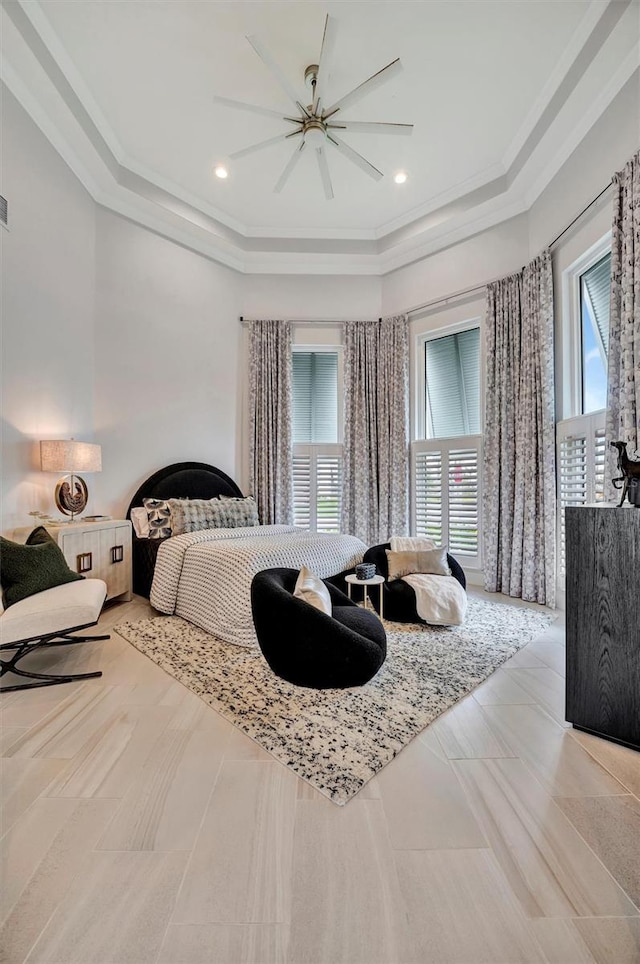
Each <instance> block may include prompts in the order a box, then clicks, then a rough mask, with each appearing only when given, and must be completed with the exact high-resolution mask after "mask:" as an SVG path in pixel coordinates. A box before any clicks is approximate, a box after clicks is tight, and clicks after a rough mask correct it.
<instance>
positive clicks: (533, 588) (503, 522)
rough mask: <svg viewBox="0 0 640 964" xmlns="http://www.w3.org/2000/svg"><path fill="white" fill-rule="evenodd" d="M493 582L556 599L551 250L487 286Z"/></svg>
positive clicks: (488, 542) (488, 571) (487, 526)
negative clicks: (519, 269)
mask: <svg viewBox="0 0 640 964" xmlns="http://www.w3.org/2000/svg"><path fill="white" fill-rule="evenodd" d="M486 355H487V380H486V386H487V387H486V393H487V394H486V406H485V435H484V478H483V491H484V499H483V504H484V567H485V588H486V589H487V590H489V592H504V593H506V594H507V595H509V596H517V597H521V598H522V599H526V600H529V601H530V602H538V603H546V605H547V606H554V605H555V578H556V576H555V553H556V475H555V403H554V369H553V280H552V273H551V255H550V252H549V251H548V250H547V251H544V252H543V254H541V255H540V257H538V258H536V259H535V260H534V261H532V262H531V264H529V265H527V267H525V268H523V269H522V271H519V272H518V273H517V274H514V275H511V276H510V277H508V278H503V279H502V281H497V282H495V283H494V284H490V285H488V286H487V322H486Z"/></svg>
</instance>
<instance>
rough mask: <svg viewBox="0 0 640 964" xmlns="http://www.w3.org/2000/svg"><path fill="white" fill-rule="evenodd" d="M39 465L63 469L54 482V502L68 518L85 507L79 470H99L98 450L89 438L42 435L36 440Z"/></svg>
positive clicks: (85, 494) (86, 495)
mask: <svg viewBox="0 0 640 964" xmlns="http://www.w3.org/2000/svg"><path fill="white" fill-rule="evenodd" d="M40 467H41V468H42V471H43V472H67V473H69V474H68V475H67V476H65V477H64V478H62V479H60V481H59V482H58V484H57V486H56V493H55V499H56V505H57V507H58V509H59V510H60V512H62V513H63V514H64V515H70V516H71V521H73V518H74V516H76V515H79V514H80V513H81V512H84V510H85V509H86V507H87V502H88V499H89V493H88V490H87V484H86V482H85V481H84V479H83V478H81V477H80V475H78V473H79V472H101V471H102V451H101V448H100V446H99V445H95V444H93V443H92V442H76V440H75V439H46V440H44V441H42V442H40Z"/></svg>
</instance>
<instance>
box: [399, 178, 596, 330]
mask: <svg viewBox="0 0 640 964" xmlns="http://www.w3.org/2000/svg"><path fill="white" fill-rule="evenodd" d="M612 184H613V181H609V183H608V184H607V186H606V187H603V188H602V190H601V191H600V193H599V194H597V195H596V196H595V197H594V198H593V200H592V201H589V203H588V204H587V205H586V206H585V207H583V209H582V211H580V213H579V214H576V216H575V218H574V219H573V221H571V222H570V223H569V224H568V225H567V226H566V228H564V229H563V230H562V231H561V232H560V234H559V235H558V237H557V238H554V239H553V241H552V242H551V243H550V244H549V245H548V247H549V248H552V247H553V246H554V244H557V243H558V241H559V240H560V238H563V237H564V236H565V234H566V233H567V231H570V230H571V228H572V227H573V226H574V224H575V223H576V221H579V220H580V218H581V217H583V215H585V214H586V213H587V211H588V210H589V208H592V207H593V205H594V204H596V202H597V201H599V200H600V198H601V197H602V195H603V194H606V192H607V191H608V190H609V188H610V187H611V185H612ZM496 281H500V278H494V279H493V280H492V281H486V282H485V283H484V284H481V285H474V286H473V287H472V288H463V289H462V290H461V291H455V292H454V293H453V294H452V295H445V296H444V297H442V298H435V299H434V300H433V301H427V302H425V304H423V305H416V306H415V307H413V308H409V309H408V310H407V311H405V312H404V314H406V315H414V314H416V312H419V311H426V310H427V308H434V307H435V306H436V305H441V304H445V305H446V304H447V303H448V302H449V301H458V300H459V299H460V298H463V297H464V296H465V295H470V294H473V292H474V291H482V290H483V289H484V288H486V287H487V285H490V284H494V283H495V282H496Z"/></svg>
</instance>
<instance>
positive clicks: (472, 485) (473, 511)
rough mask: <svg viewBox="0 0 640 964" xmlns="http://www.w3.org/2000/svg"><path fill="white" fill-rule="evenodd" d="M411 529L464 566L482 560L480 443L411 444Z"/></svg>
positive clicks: (471, 441)
mask: <svg viewBox="0 0 640 964" xmlns="http://www.w3.org/2000/svg"><path fill="white" fill-rule="evenodd" d="M413 452H414V459H413V465H414V470H413V485H414V512H415V517H414V530H415V533H416V535H419V536H426V537H428V538H429V539H433V541H434V542H435V543H436V544H437V545H447V546H448V547H449V551H450V552H451V553H452V554H453V555H456V556H464V557H466V559H467V564H478V563H479V559H480V457H481V448H480V440H479V439H477V438H475V439H472V440H471V439H470V440H469V444H468V445H465V446H464V447H460V446H459V444H458V442H457V440H456V441H455V442H435V441H423V442H414V443H413Z"/></svg>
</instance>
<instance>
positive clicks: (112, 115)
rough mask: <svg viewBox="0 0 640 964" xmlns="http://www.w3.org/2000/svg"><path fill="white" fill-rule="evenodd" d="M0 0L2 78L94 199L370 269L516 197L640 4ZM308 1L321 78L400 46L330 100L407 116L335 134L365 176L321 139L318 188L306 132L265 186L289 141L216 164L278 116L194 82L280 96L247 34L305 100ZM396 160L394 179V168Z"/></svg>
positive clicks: (562, 153)
mask: <svg viewBox="0 0 640 964" xmlns="http://www.w3.org/2000/svg"><path fill="white" fill-rule="evenodd" d="M5 11H6V12H5V15H4V16H5V23H4V28H5V29H3V42H4V49H3V63H4V67H5V70H4V75H5V80H6V82H7V84H8V86H9V87H10V88H11V89H12V90H13V92H14V93H15V94H16V96H18V99H20V100H21V102H22V103H23V105H24V106H25V107H27V109H28V110H29V112H30V113H31V114H32V116H34V118H35V119H36V121H37V122H38V123H40V126H41V127H43V129H44V130H45V133H47V135H48V136H49V137H50V138H51V139H52V141H53V142H54V145H55V146H56V147H58V149H59V150H60V151H61V153H63V156H65V159H67V160H68V161H69V162H70V163H71V165H72V167H73V168H74V170H76V173H78V174H79V176H81V178H82V180H83V182H84V183H85V184H86V185H87V186H88V187H89V189H90V190H91V192H92V193H93V194H94V196H95V197H96V199H97V200H98V201H99V202H100V203H105V204H106V205H107V206H110V207H112V208H114V209H116V210H118V209H120V210H122V212H123V213H127V214H129V216H135V217H136V218H137V219H138V220H140V221H142V222H143V223H149V225H150V226H155V227H156V228H158V227H159V226H160V225H162V226H163V227H162V230H164V231H165V233H168V234H171V235H172V236H175V237H176V239H177V240H182V241H183V242H185V243H190V244H191V246H193V247H196V248H198V249H200V250H203V251H204V253H207V254H209V255H210V256H213V257H216V258H217V259H218V260H221V261H224V262H225V263H228V264H230V265H231V266H233V267H236V268H239V269H240V270H276V271H277V270H296V271H297V270H307V268H309V270H318V265H324V266H325V267H326V268H327V269H328V270H333V268H332V267H331V264H332V263H333V262H335V263H336V264H337V263H338V261H341V262H342V265H343V267H342V268H341V269H340V270H352V271H354V272H362V273H383V272H384V271H385V270H391V269H392V268H393V267H396V266H398V265H399V264H400V263H407V262H408V261H410V260H413V259H414V258H415V257H416V256H420V254H421V253H422V252H423V251H424V250H425V245H426V246H427V247H428V246H429V245H434V244H435V245H436V246H437V245H438V243H440V242H441V239H443V238H446V237H448V236H449V235H450V234H451V232H452V231H453V232H457V233H458V234H459V233H460V232H461V231H462V232H463V233H464V231H465V229H466V228H465V225H466V226H468V227H469V228H472V227H475V229H477V226H478V224H480V226H481V227H482V226H485V224H486V223H490V222H492V223H496V221H498V220H502V219H503V218H504V217H510V216H513V214H514V213H518V211H519V210H525V209H526V208H527V206H528V205H529V204H530V203H531V201H532V200H533V198H534V196H535V194H536V192H537V193H539V191H540V190H541V189H542V188H543V187H544V183H545V177H546V178H547V180H548V178H549V177H550V176H553V173H555V171H554V170H553V168H554V161H555V162H556V163H558V164H559V163H562V161H563V160H564V159H565V158H566V156H568V152H570V150H572V149H573V148H574V147H575V146H576V144H575V143H574V141H575V140H576V137H577V134H578V132H579V129H582V128H583V127H584V123H585V117H586V118H590V123H593V122H595V120H596V119H597V116H599V114H600V113H601V112H602V110H604V109H605V108H606V106H607V104H608V103H609V101H610V99H611V98H612V97H613V96H615V93H617V90H618V89H620V87H621V86H622V84H623V83H624V82H625V81H626V80H627V79H628V78H629V76H631V74H632V73H633V71H634V70H635V69H637V66H638V47H639V44H638V20H639V18H640V6H639V5H638V4H637V3H628V2H626V0H622V2H615V3H606V2H597V3H589V2H587V0H574V2H571V3H558V2H543V0H536V2H522V3H521V2H509V3H504V2H489V0H473V2H456V3H450V2H429V3H426V2H425V3H416V2H401V0H395V2H382V3H366V4H364V3H361V2H339V3H335V2H333V3H326V4H320V3H308V2H289V3H237V2H227V3H225V2H215V3H214V2H211V3H208V2H191V0H169V2H166V0H152V2H147V0H135V2H119V3H113V2H111V0H87V2H84V0H47V2H46V3H42V4H40V3H37V2H35V0H30V2H13V3H7V4H5ZM327 13H329V14H330V15H331V16H332V17H335V18H336V20H337V42H336V45H335V51H334V56H333V59H332V65H331V70H330V73H329V78H328V91H327V96H328V97H329V98H330V99H334V98H337V97H339V96H340V95H341V94H343V93H345V92H346V91H348V90H350V89H351V88H353V87H354V86H356V85H357V84H358V83H360V82H361V81H362V80H364V79H365V78H366V77H368V76H370V75H371V74H372V73H374V72H375V71H376V70H379V69H380V68H381V67H382V66H384V65H385V64H387V63H389V62H390V61H391V60H393V59H394V58H395V57H398V56H399V57H400V58H401V60H402V64H403V68H404V69H403V71H402V73H400V74H399V76H397V77H396V78H394V79H392V80H391V81H389V82H388V83H387V84H386V85H385V86H384V87H381V88H379V89H378V90H376V91H374V92H373V93H371V94H370V95H369V96H368V97H366V98H365V99H363V100H362V101H361V102H360V103H359V104H358V105H356V106H353V107H351V108H347V109H345V113H344V117H345V119H347V118H349V119H352V120H361V121H397V122H407V123H413V124H414V125H415V127H414V132H413V136H412V137H402V138H395V137H379V136H377V135H374V134H351V135H348V136H347V135H346V134H345V135H344V138H343V139H344V140H345V141H348V143H349V144H350V145H351V146H352V147H354V148H355V149H356V150H358V151H360V152H361V153H362V154H364V155H365V156H366V157H367V158H368V159H369V160H370V161H372V162H373V163H374V164H375V165H376V167H378V168H380V170H382V171H383V172H384V174H385V177H384V178H383V180H381V181H379V182H374V181H372V180H370V179H369V178H367V177H366V176H364V175H363V174H362V173H361V172H359V171H358V170H357V169H356V168H354V167H353V166H352V165H351V164H350V163H349V162H348V161H347V160H345V158H343V157H342V156H340V155H339V154H338V152H337V151H332V152H331V153H330V155H329V164H330V170H331V177H332V181H333V187H334V192H335V198H334V200H332V201H327V200H326V199H325V197H324V194H323V192H322V188H321V184H320V180H319V177H318V173H317V168H316V165H315V158H314V157H313V154H312V152H311V151H309V152H307V153H308V156H302V157H301V160H300V163H299V164H298V165H297V167H296V169H295V171H294V173H293V175H292V177H291V179H290V181H289V182H288V183H287V186H286V188H285V190H284V191H283V192H282V194H275V193H274V191H273V187H274V185H275V183H276V181H277V179H278V177H279V175H280V173H281V172H282V169H283V167H284V165H285V164H286V162H287V160H288V158H289V156H290V154H291V145H290V144H289V143H285V142H284V141H283V142H282V143H279V144H276V145H274V146H273V147H270V148H267V149H266V150H264V151H261V152H259V153H256V154H253V155H249V156H247V157H244V158H241V159H238V160H236V161H234V162H233V163H231V164H228V166H229V177H228V178H227V179H226V180H224V181H222V180H220V179H218V178H216V177H215V176H214V173H213V168H214V167H215V165H216V164H217V163H220V162H226V163H228V155H229V154H231V153H232V152H234V151H237V150H239V149H240V148H243V147H245V146H248V145H249V144H252V143H255V142H257V141H260V140H264V139H266V138H269V137H273V136H275V135H276V134H279V133H280V132H284V130H285V129H286V124H284V123H282V122H280V121H277V120H275V119H271V118H266V117H259V116H254V115H249V114H244V113H241V112H236V111H233V110H230V109H229V108H227V107H225V106H223V105H220V104H216V103H214V101H213V97H214V95H216V94H217V95H221V96H224V97H231V98H234V99H237V100H244V101H249V102H252V103H256V104H261V105H263V106H265V107H268V108H272V109H275V110H283V111H284V112H288V110H289V104H288V102H287V99H286V96H285V95H284V94H283V92H282V90H281V89H280V87H279V86H278V84H277V83H276V81H275V80H274V78H273V77H272V75H271V74H270V73H269V71H268V70H267V68H266V67H265V65H264V64H263V63H262V61H261V60H260V59H259V58H258V56H257V55H256V53H255V52H254V50H253V49H252V47H251V46H250V45H249V43H248V42H247V40H246V35H247V34H255V35H257V36H258V37H259V38H260V39H261V40H262V42H263V43H264V44H265V45H266V46H267V47H268V48H269V50H270V52H271V54H272V55H273V57H274V59H275V60H276V61H277V62H278V64H279V65H280V66H281V67H282V69H283V71H284V73H285V74H286V76H287V78H288V79H289V80H290V81H291V83H292V84H294V85H295V87H296V89H297V90H298V91H299V95H300V99H301V100H302V101H303V102H304V103H307V102H308V101H309V99H310V95H309V92H308V91H306V90H305V87H304V83H303V74H304V69H305V67H306V66H307V65H308V64H310V63H315V62H317V59H318V55H319V47H320V42H321V39H322V31H323V27H324V18H325V15H326V14H327ZM607 96H608V98H609V99H608V100H607ZM589 126H590V125H589ZM587 129H588V128H587ZM584 133H586V131H584V130H582V135H581V136H584ZM56 140H57V143H56ZM400 169H403V170H406V171H407V172H408V174H409V178H408V180H407V182H406V183H405V184H403V185H400V186H399V185H396V184H395V183H394V181H393V176H392V175H393V174H394V173H395V172H396V171H397V170H400ZM125 209H128V210H125ZM154 220H155V222H156V223H155V224H152V223H151V222H153V221H154ZM181 233H182V234H183V235H184V237H181V236H180V234H181ZM187 236H189V237H190V239H191V240H190V241H187ZM301 239H304V243H302V242H301ZM314 258H315V266H311V261H312V260H313V259H314ZM305 265H306V266H307V267H305Z"/></svg>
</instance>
